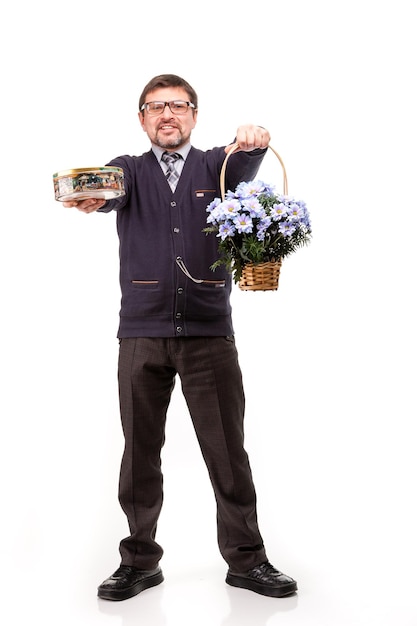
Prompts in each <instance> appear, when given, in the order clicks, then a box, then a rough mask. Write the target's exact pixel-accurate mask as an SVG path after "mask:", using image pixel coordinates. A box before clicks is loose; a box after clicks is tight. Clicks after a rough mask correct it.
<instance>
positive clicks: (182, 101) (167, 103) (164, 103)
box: [139, 100, 195, 117]
mask: <svg viewBox="0 0 417 626" xmlns="http://www.w3.org/2000/svg"><path fill="white" fill-rule="evenodd" d="M175 102H181V104H186V105H187V111H184V113H178V112H176V113H175V112H174V111H173V110H172V109H171V104H174V103H175ZM156 103H158V104H163V105H164V108H163V110H162V111H161V112H160V113H150V111H149V109H148V106H149V105H150V104H156ZM167 106H168V107H169V110H170V111H171V113H172V114H173V115H185V114H186V113H188V109H195V104H193V103H192V102H188V100H170V101H169V102H164V101H163V100H151V101H150V102H145V103H144V104H142V106H141V107H140V109H139V110H140V112H141V113H143V112H144V111H145V110H146V112H147V114H148V115H150V116H151V117H156V116H157V115H162V114H163V113H164V112H165V108H166V107H167Z"/></svg>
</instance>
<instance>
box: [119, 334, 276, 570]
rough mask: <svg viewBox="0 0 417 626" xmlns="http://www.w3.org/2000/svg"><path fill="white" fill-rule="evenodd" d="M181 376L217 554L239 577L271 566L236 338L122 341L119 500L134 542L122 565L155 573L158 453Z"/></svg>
mask: <svg viewBox="0 0 417 626" xmlns="http://www.w3.org/2000/svg"><path fill="white" fill-rule="evenodd" d="M177 374H178V376H179V378H180V380H181V385H182V391H183V394H184V397H185V400H186V402H187V406H188V408H189V411H190V415H191V419H192V421H193V425H194V429H195V432H196V435H197V438H198V442H199V445H200V448H201V452H202V454H203V458H204V460H205V463H206V465H207V469H208V472H209V476H210V480H211V484H212V486H213V489H214V494H215V498H216V502H217V537H218V544H219V549H220V552H221V554H222V556H223V558H224V559H225V561H226V562H227V563H228V564H229V566H230V567H231V568H233V570H234V571H238V572H239V571H241V572H243V571H246V570H248V569H250V568H252V567H254V566H255V565H258V564H260V563H261V562H263V561H265V560H266V558H267V557H266V554H265V550H264V546H263V541H262V537H261V535H260V532H259V529H258V522H257V513H256V494H255V489H254V485H253V481H252V473H251V469H250V465H249V460H248V456H247V453H246V451H245V449H244V431H243V419H244V408H245V399H244V391H243V386H242V376H241V371H240V367H239V363H238V355H237V351H236V347H235V342H234V339H233V337H183V338H147V337H141V338H128V339H122V340H121V342H120V353H119V393H120V409H121V417H122V426H123V432H124V437H125V449H124V453H123V458H122V463H121V471H120V484H119V500H120V504H121V506H122V509H123V511H124V512H125V514H126V516H127V519H128V522H129V529H130V532H131V535H130V536H129V537H126V538H125V539H123V540H122V541H121V543H120V554H121V557H122V564H123V565H133V566H136V567H139V568H141V569H153V568H155V567H156V566H157V564H158V562H159V560H160V558H161V556H162V553H163V551H162V548H161V546H160V545H158V543H157V542H156V541H155V534H156V527H157V522H158V517H159V514H160V511H161V507H162V500H163V491H162V472H161V448H162V446H163V444H164V438H165V420H166V413H167V409H168V405H169V402H170V397H171V393H172V390H173V387H174V380H175V377H176V375H177Z"/></svg>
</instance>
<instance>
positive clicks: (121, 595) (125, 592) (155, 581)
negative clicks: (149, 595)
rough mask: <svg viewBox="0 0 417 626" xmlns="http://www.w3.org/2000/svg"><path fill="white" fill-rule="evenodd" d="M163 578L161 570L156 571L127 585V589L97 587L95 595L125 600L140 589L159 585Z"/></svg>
mask: <svg viewBox="0 0 417 626" xmlns="http://www.w3.org/2000/svg"><path fill="white" fill-rule="evenodd" d="M163 580H164V577H163V574H162V572H158V574H154V575H153V576H149V577H148V578H144V579H143V580H139V581H138V582H137V583H136V584H134V585H132V586H131V587H128V588H127V589H100V587H99V589H98V592H97V595H98V597H99V598H101V599H102V600H114V601H120V600H127V599H128V598H133V596H137V595H138V593H141V591H145V589H150V587H156V585H160V584H161V583H162V582H163Z"/></svg>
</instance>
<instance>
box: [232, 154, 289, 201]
mask: <svg viewBox="0 0 417 626" xmlns="http://www.w3.org/2000/svg"><path fill="white" fill-rule="evenodd" d="M238 148H239V144H238V143H234V144H232V147H231V148H230V150H229V152H228V153H227V154H226V158H225V159H224V161H223V165H222V169H221V172H220V191H221V196H222V202H223V201H224V198H225V175H226V165H227V161H228V160H229V157H231V156H232V154H233V152H235V151H236V150H237V149H238ZM268 148H269V149H270V150H272V152H273V153H274V154H275V156H276V157H277V159H278V161H279V162H280V163H281V167H282V173H283V176H284V185H283V186H284V196H286V195H288V181H287V172H286V170H285V165H284V162H283V160H282V159H281V157H280V156H279V154H278V152H277V151H276V150H274V148H273V147H272V146H270V145H268Z"/></svg>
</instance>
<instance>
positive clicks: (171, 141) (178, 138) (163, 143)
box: [154, 128, 190, 150]
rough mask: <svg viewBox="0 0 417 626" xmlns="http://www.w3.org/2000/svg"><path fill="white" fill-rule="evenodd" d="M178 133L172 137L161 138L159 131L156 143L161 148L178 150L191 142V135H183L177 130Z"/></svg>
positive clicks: (156, 134) (156, 135)
mask: <svg viewBox="0 0 417 626" xmlns="http://www.w3.org/2000/svg"><path fill="white" fill-rule="evenodd" d="M177 131H178V132H177V133H176V134H175V136H172V137H169V138H167V137H161V136H160V135H159V132H158V130H157V131H156V133H155V139H154V143H155V144H156V145H157V146H159V147H160V148H164V149H165V150H166V149H169V148H178V147H179V146H183V145H184V144H186V143H188V141H189V140H190V134H188V136H186V135H183V134H182V133H181V131H180V129H179V128H177Z"/></svg>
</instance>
